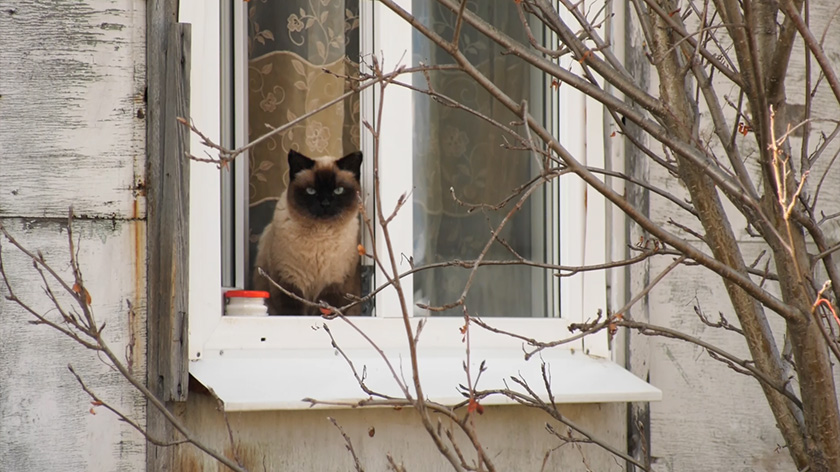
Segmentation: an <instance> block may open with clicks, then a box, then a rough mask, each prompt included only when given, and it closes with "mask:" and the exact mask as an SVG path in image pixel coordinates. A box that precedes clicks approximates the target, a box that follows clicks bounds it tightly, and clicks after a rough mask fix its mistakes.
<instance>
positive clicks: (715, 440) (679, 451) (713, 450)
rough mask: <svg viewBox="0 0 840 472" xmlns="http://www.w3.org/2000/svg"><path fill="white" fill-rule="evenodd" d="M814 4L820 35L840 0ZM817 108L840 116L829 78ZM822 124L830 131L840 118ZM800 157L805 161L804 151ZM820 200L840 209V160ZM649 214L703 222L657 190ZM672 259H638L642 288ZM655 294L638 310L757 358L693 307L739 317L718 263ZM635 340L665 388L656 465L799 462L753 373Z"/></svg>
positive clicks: (738, 225)
mask: <svg viewBox="0 0 840 472" xmlns="http://www.w3.org/2000/svg"><path fill="white" fill-rule="evenodd" d="M811 8H812V10H811V24H812V27H813V28H814V29H815V31H817V32H818V33H817V36H819V34H820V33H821V32H822V31H823V28H825V22H826V20H827V19H828V18H829V17H830V16H831V13H832V11H834V10H835V9H836V2H834V1H832V0H821V1H812V2H811ZM825 47H826V49H827V51H828V53H829V57H830V58H831V59H832V60H833V61H834V64H835V67H840V28H838V27H837V26H836V23H835V24H834V26H832V27H831V28H830V29H829V30H828V34H827V36H826V39H825ZM802 51H803V45H802V44H801V42H800V43H799V44H797V45H796V46H795V47H794V52H793V57H792V60H791V67H790V69H789V72H788V79H787V86H788V87H787V96H788V101H789V103H793V104H804V98H802V97H803V92H802V91H803V90H804V78H805V72H804V71H805V69H804V55H803V53H802ZM814 67H816V65H814ZM814 77H815V78H816V73H814ZM652 79H653V80H652V82H653V83H652V84H651V90H652V91H654V93H656V91H657V90H658V88H657V87H658V85H657V84H656V81H655V77H652ZM720 93H721V94H724V93H730V92H729V89H728V87H723V88H721V89H720ZM736 99H737V97H736ZM814 114H815V116H816V117H820V118H831V119H837V117H838V116H840V110H838V109H837V107H836V101H835V100H834V98H833V97H832V96H831V95H830V91H829V90H828V87H826V85H825V84H823V85H821V87H820V93H819V94H818V95H817V97H816V98H815V100H814ZM815 126H816V127H817V128H818V129H820V128H822V129H824V130H829V129H830V127H833V126H834V125H833V124H815ZM829 132H830V131H829ZM711 133H712V130H711V129H710V128H707V129H702V130H701V134H702V135H704V136H705V135H709V134H711ZM815 136H816V135H815ZM737 139H738V145H739V147H740V148H741V151H742V152H744V153H745V155H747V154H749V153H750V151H752V152H753V155H754V153H755V152H756V149H755V148H756V144H755V140H754V137H753V136H752V135H749V136H746V137H745V136H741V135H738V137H737ZM815 141H816V139H815V137H812V139H811V147H812V149H813V147H814V146H815ZM800 143H801V141H799V140H798V138H794V140H793V148H794V149H795V150H796V151H797V154H798V150H799V148H800V145H801V144H800ZM837 148H838V146H837V145H835V146H834V148H833V150H832V152H827V153H826V157H823V159H822V161H821V162H819V164H818V165H817V166H816V167H815V169H814V170H813V172H812V175H811V177H812V179H811V181H810V184H809V188H810V191H813V188H814V186H815V185H816V183H817V178H818V177H817V176H819V175H821V171H822V169H824V168H825V166H826V165H827V164H828V160H829V159H830V156H831V155H832V154H833V152H834V151H836V150H837ZM795 161H796V164H795V165H796V166H797V168H798V158H797V159H795ZM747 164H748V166H749V167H750V168H751V169H752V170H753V171H756V170H757V169H756V164H755V160H754V159H750V160H748V161H747ZM650 178H651V183H653V184H655V185H661V186H664V187H665V188H666V189H667V190H668V191H671V192H674V194H676V195H685V191H684V189H683V188H681V186H680V184H679V183H677V182H676V181H675V179H673V178H672V177H670V176H668V175H667V173H664V172H662V171H661V169H659V168H652V169H651V175H650ZM820 199H821V201H822V202H823V204H827V205H829V206H828V207H827V208H826V213H827V214H830V213H833V212H837V211H840V167H838V166H837V164H835V166H834V167H833V169H832V170H831V173H830V175H829V177H828V178H827V179H826V182H825V184H824V188H823V190H822V196H821V197H820ZM730 210H731V211H730V212H729V214H730V215H732V216H733V218H732V226H733V230H734V231H735V234H736V237H738V238H739V240H740V241H741V244H742V248H743V252H744V259H745V260H747V261H748V263H750V262H752V261H753V260H755V258H756V257H757V256H758V254H759V253H760V251H761V250H762V249H763V248H762V247H761V246H760V245H759V244H758V243H756V242H755V240H754V239H752V238H751V237H750V236H749V235H748V234H747V232H746V226H745V224H744V220H743V218H742V217H741V216H740V215H738V214H737V212H736V211H735V210H734V209H732V208H731V207H730ZM650 215H652V216H653V217H654V219H655V220H656V221H660V222H663V223H665V222H667V221H668V219H669V218H673V219H674V220H676V221H678V222H681V223H684V224H688V225H689V226H690V227H693V228H694V229H696V230H700V229H701V227H700V225H699V223H696V221H692V218H690V217H686V215H685V213H684V212H682V213H681V212H680V211H678V210H677V209H675V207H674V206H673V205H670V204H667V203H664V202H663V201H662V199H658V198H655V197H651V198H650ZM824 229H826V231H827V232H828V236H829V238H830V241H831V242H832V243H836V242H837V241H838V240H840V223H838V222H837V221H836V220H835V222H833V223H828V224H826V225H825V227H824ZM682 236H683V237H685V238H686V239H687V240H689V241H692V242H693V243H695V244H697V243H698V242H697V240H696V239H694V238H693V237H691V236H690V235H688V234H685V233H683V234H682ZM670 262H671V261H670V260H667V259H664V258H660V259H657V260H655V261H654V262H652V263H651V264H650V267H649V268H641V267H639V268H634V269H633V270H632V283H633V287H634V288H635V289H638V288H640V287H643V286H644V284H645V282H644V281H645V280H646V279H647V278H649V277H653V276H655V275H656V274H659V273H660V272H661V271H662V270H663V269H664V268H665V267H666V266H667V265H668V264H669V263H670ZM762 264H763V263H762ZM771 270H773V268H772V265H771ZM648 302H649V305H648V307H647V308H645V307H639V310H641V312H638V311H634V314H638V316H644V317H649V319H650V321H651V322H652V323H654V324H657V325H661V326H667V327H670V328H674V329H678V330H680V331H683V332H685V333H687V334H690V335H693V336H697V337H700V338H701V339H703V340H705V341H708V342H711V343H712V344H715V345H718V346H720V347H722V348H723V349H725V350H727V351H729V352H731V353H733V354H735V355H737V356H741V357H742V358H746V359H749V358H750V355H749V352H748V350H747V348H746V345H745V343H744V341H743V339H739V336H738V335H736V334H734V333H731V332H724V331H722V330H719V329H714V328H710V327H708V326H706V325H704V324H702V323H701V321H700V320H699V319H698V318H697V316H696V315H695V314H694V309H693V307H694V305H696V304H699V306H700V307H701V308H702V309H703V311H704V312H705V313H706V314H707V315H709V316H710V317H711V319H712V320H714V319H716V317H717V315H718V313H719V312H721V313H723V314H724V316H726V318H727V320H728V321H730V322H732V323H733V324H736V325H737V321H738V320H737V317H736V316H735V314H734V313H733V311H732V307H731V305H730V304H729V303H728V297H727V295H726V291H725V289H724V287H723V284H722V283H721V281H720V280H719V278H718V277H716V276H714V275H713V274H711V273H710V272H708V271H705V270H703V269H700V268H698V267H680V268H679V269H677V270H675V271H674V272H673V273H672V274H671V275H670V276H669V277H668V278H667V279H666V280H664V281H663V282H661V283H660V284H659V285H658V286H657V287H656V288H655V289H654V290H653V291H652V292H651V294H650V296H649V297H648ZM767 316H768V318H769V320H770V322H771V325H772V327H773V329H774V333H776V337H777V343H778V345H779V347H780V349H781V347H782V339H783V335H784V326H783V324H782V323H781V320H780V319H779V317H778V316H777V315H775V314H773V313H772V312H771V311H769V310H768V311H767ZM631 345H635V346H644V349H643V350H641V351H633V352H632V355H631V359H630V360H631V363H632V364H638V362H637V361H639V360H644V359H649V361H650V366H649V373H650V382H651V383H652V384H653V385H655V386H657V387H659V388H660V389H662V391H663V398H664V399H663V401H662V402H656V403H652V404H651V405H650V410H651V437H652V438H651V441H652V446H651V452H652V455H653V457H654V469H655V470H657V471H669V472H670V471H680V472H683V471H706V470H732V471H753V470H756V471H759V470H760V471H771V472H772V471H790V470H795V467H794V465H793V463H792V461H791V460H790V456H789V455H788V453H787V451H786V450H785V449H783V448H780V447H778V446H779V445H780V444H783V441H782V438H781V435H780V434H779V432H778V430H777V429H776V427H775V421H774V418H773V415H772V413H771V411H770V408H769V407H768V406H767V402H766V400H765V398H764V395H763V393H762V391H761V388H760V387H759V385H758V383H757V382H756V381H755V380H754V379H752V378H749V377H746V376H743V375H740V374H737V373H735V372H734V371H732V370H731V369H729V368H727V367H726V366H725V365H723V364H722V363H720V362H717V361H715V360H713V359H711V358H710V357H709V356H708V354H706V352H705V351H704V350H702V349H700V348H697V347H696V346H693V345H689V344H686V343H683V342H680V341H676V340H668V339H664V338H657V337H654V338H647V339H645V338H644V337H643V336H639V335H635V334H634V335H632V339H631Z"/></svg>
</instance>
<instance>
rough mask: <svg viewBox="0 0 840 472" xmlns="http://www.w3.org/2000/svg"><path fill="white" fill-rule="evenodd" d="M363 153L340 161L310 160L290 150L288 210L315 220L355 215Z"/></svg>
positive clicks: (355, 153) (354, 154) (336, 218)
mask: <svg viewBox="0 0 840 472" xmlns="http://www.w3.org/2000/svg"><path fill="white" fill-rule="evenodd" d="M361 166H362V153H361V152H353V153H350V154H348V155H346V156H344V157H342V158H341V159H335V160H330V159H318V160H317V161H316V160H314V159H310V158H308V157H306V156H304V155H303V154H300V153H299V152H297V151H294V150H292V151H289V176H290V177H289V178H290V182H289V190H288V197H287V198H288V204H289V209H290V210H292V212H293V213H295V214H296V215H297V216H299V217H301V218H304V219H309V220H315V221H333V220H342V219H345V218H348V217H354V216H355V215H356V213H357V212H358V205H359V200H358V196H357V192H358V191H359V173H360V172H361Z"/></svg>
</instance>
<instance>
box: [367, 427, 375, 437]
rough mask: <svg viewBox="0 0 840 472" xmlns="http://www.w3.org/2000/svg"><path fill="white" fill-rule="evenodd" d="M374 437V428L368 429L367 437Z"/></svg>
mask: <svg viewBox="0 0 840 472" xmlns="http://www.w3.org/2000/svg"><path fill="white" fill-rule="evenodd" d="M375 435H376V428H374V427H373V426H371V427H370V428H368V436H370V437H374V436H375Z"/></svg>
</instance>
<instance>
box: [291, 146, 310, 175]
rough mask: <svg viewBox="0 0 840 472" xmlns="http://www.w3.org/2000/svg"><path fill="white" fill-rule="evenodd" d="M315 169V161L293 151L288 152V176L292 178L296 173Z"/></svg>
mask: <svg viewBox="0 0 840 472" xmlns="http://www.w3.org/2000/svg"><path fill="white" fill-rule="evenodd" d="M313 167H315V161H313V160H312V159H310V158H308V157H306V156H304V155H303V154H301V153H299V152H297V151H295V150H294V149H292V150H290V151H289V176H290V178H294V177H295V175H297V173H298V172H300V171H304V170H306V169H311V168H313Z"/></svg>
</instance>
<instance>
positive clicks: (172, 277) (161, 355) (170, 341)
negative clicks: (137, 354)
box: [146, 0, 190, 472]
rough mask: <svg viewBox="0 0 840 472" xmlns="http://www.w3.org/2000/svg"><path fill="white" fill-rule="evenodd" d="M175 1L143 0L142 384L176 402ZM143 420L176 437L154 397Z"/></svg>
mask: <svg viewBox="0 0 840 472" xmlns="http://www.w3.org/2000/svg"><path fill="white" fill-rule="evenodd" d="M177 5H178V2H177V1H176V0H154V1H150V2H148V3H147V9H148V10H147V15H146V18H147V54H148V59H147V77H148V107H149V114H148V129H147V148H146V151H147V193H148V221H149V224H148V232H147V237H148V241H149V245H148V252H149V257H148V266H147V277H148V285H147V290H148V301H149V305H148V306H149V308H148V318H147V327H148V338H147V341H148V350H147V356H148V357H147V363H148V371H147V384H148V386H149V387H150V389H151V390H152V391H153V392H154V393H155V394H156V395H157V396H158V398H160V399H162V400H164V401H166V402H167V406H168V407H170V408H172V407H174V403H173V402H177V401H185V400H186V398H187V387H188V380H189V370H188V365H187V362H188V357H187V318H186V314H187V305H188V293H189V291H188V280H189V279H188V268H189V261H188V256H189V250H188V239H189V228H188V222H189V161H187V160H186V159H185V158H184V153H185V151H187V150H188V146H189V144H188V143H189V141H188V139H189V136H188V133H187V130H186V128H184V127H183V126H181V125H180V124H179V123H178V122H177V121H176V118H177V117H189V115H190V114H189V68H190V62H189V51H190V26H189V25H181V24H178V23H176V20H177ZM146 427H147V429H148V431H149V433H150V434H153V435H154V436H155V437H158V438H163V439H166V440H171V439H174V438H175V432H174V430H173V428H172V426H171V425H170V424H169V423H168V422H167V421H166V420H165V419H164V418H163V416H162V415H161V414H160V413H159V412H157V411H156V410H155V409H154V407H153V406H152V405H151V404H148V405H147V418H146ZM174 454H175V453H174V450H173V449H172V448H161V447H156V446H153V445H151V444H149V445H148V446H147V454H146V468H147V470H150V471H156V472H157V471H170V470H176V469H177V467H176V465H175V455H174Z"/></svg>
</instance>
